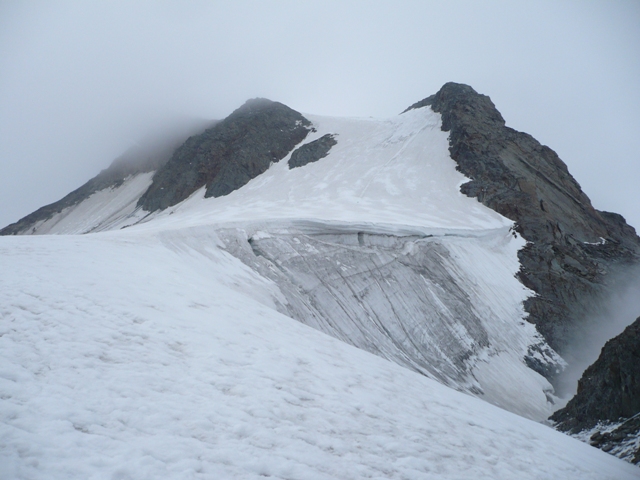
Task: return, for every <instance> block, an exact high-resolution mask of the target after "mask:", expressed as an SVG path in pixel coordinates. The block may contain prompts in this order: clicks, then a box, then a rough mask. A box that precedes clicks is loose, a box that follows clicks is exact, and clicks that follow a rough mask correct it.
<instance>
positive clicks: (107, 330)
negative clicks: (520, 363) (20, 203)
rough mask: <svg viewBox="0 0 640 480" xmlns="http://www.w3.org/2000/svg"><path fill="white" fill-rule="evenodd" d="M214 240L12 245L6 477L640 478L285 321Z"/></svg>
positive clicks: (6, 282) (1, 254)
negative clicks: (195, 246)
mask: <svg viewBox="0 0 640 480" xmlns="http://www.w3.org/2000/svg"><path fill="white" fill-rule="evenodd" d="M218 244H219V242H218V239H217V238H216V235H215V232H214V229H213V228H211V230H209V231H207V230H206V229H196V230H189V229H185V230H183V231H177V230H176V231H173V232H165V233H161V234H153V233H145V232H143V231H136V230H135V229H127V230H124V231H122V232H113V233H104V234H95V235H88V236H46V237H21V238H16V237H3V238H0V315H1V319H2V321H1V323H0V399H1V401H0V478H16V479H27V478H28V479H52V478H54V479H76V478H77V479H103V478H104V479H155V478H168V479H171V478H176V479H189V478H193V479H197V478H203V479H205V478H207V479H208V478H237V479H253V478H256V479H257V478H264V477H269V476H270V477H273V478H282V479H314V480H315V479H336V478H338V479H340V478H344V479H351V478H380V479H382V478H384V479H421V478H424V479H434V478H436V479H439V478H442V479H462V478H495V479H513V478H519V479H529V478H531V479H554V478H557V479H607V478H608V479H625V478H638V476H639V475H638V473H639V472H638V469H637V468H636V467H633V466H632V465H629V464H627V463H625V462H623V461H621V460H618V459H616V458H614V457H612V456H610V455H607V454H605V453H603V452H601V451H599V450H596V449H594V448H592V447H589V446H587V445H585V444H583V443H581V442H579V441H577V440H574V439H572V438H570V437H567V436H565V435H562V434H560V433H558V432H555V431H554V430H552V429H550V428H548V427H545V426H543V425H540V424H537V423H534V422H531V421H529V420H526V419H524V418H521V417H518V416H515V415H512V414H510V413H508V412H505V411H504V410H501V409H498V408H496V407H493V406H492V405H489V404H487V403H485V402H482V401H480V400H478V399H476V398H473V397H470V396H467V395H464V394H461V393H458V392H455V391H453V390H451V389H448V388H446V387H444V386H442V385H440V384H438V383H436V382H434V381H431V380H429V379H427V378H425V377H423V376H420V375H418V374H415V373H412V372H411V371H409V370H407V369H403V368H401V367H399V366H397V365H395V364H392V363H390V362H387V361H385V360H382V359H380V358H378V357H376V356H373V355H370V354H368V353H366V352H363V351H360V350H358V349H355V348H353V347H350V346H348V345H346V344H343V343H341V342H339V341H337V340H334V339H332V338H330V337H328V336H326V335H323V334H321V333H320V332H317V331H315V330H313V329H311V328H308V327H306V326H304V325H302V324H300V323H298V322H296V321H293V320H292V319H289V318H287V317H285V316H283V315H281V314H279V313H278V312H277V311H276V310H275V309H274V306H273V302H274V296H277V291H276V289H275V287H274V286H273V285H272V284H270V282H268V281H267V280H265V279H264V278H262V277H259V276H258V275H257V274H255V273H254V272H252V271H251V270H250V269H249V268H248V267H246V266H245V265H243V264H242V263H241V262H240V261H239V260H237V259H235V258H234V257H231V256H230V255H228V254H226V253H224V252H222V251H221V250H220V249H219V248H218V246H217V245H218ZM194 245H198V248H197V249H196V248H193V246H194Z"/></svg>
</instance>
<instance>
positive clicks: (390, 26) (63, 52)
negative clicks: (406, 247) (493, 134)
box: [0, 0, 640, 227]
mask: <svg viewBox="0 0 640 480" xmlns="http://www.w3.org/2000/svg"><path fill="white" fill-rule="evenodd" d="M447 81H456V82H462V83H468V84H469V85H471V86H473V87H474V88H475V89H476V90H477V91H479V92H481V93H484V94H487V95H489V96H490V97H491V98H492V100H493V101H494V103H495V104H496V105H497V107H498V109H499V110H500V111H501V112H502V114H503V116H504V117H505V119H506V120H507V124H508V125H510V126H511V127H513V128H516V129H518V130H522V131H525V132H527V133H530V134H531V135H533V136H534V137H536V138H537V139H538V140H539V141H541V142H542V143H544V144H546V145H549V146H550V147H551V148H553V149H554V150H556V151H557V152H558V154H559V155H560V157H561V158H562V159H563V160H564V161H565V162H566V163H567V164H568V166H569V170H570V171H571V173H572V174H573V175H574V176H575V177H576V178H577V180H578V182H580V184H581V185H582V187H583V189H584V190H585V192H586V193H587V195H589V197H590V198H591V199H592V201H593V203H594V206H595V207H596V208H599V209H603V210H610V211H616V212H618V213H621V214H623V215H624V216H625V217H626V218H627V220H628V221H629V222H630V223H631V224H632V225H634V226H635V227H640V209H638V206H640V188H638V180H639V179H640V115H639V112H640V2H637V1H634V0H629V1H612V0H606V1H587V0H580V1H557V0H554V1H537V2H531V1H522V2H519V1H512V0H510V1H506V0H504V1H483V2H478V1H475V0H474V1H447V2H443V1H434V2H430V1H399V0H395V1H373V0H368V1H345V0H343V1H322V2H318V1H314V2H311V1H309V2H307V1H302V0H297V1H240V0H234V1H233V2H231V1H229V2H222V1H220V2H215V1H206V2H205V1H192V2H184V1H181V2H177V1H176V2H169V1H164V2H163V1H148V2H147V1H135V2H132V1H124V2H116V1H109V2H91V1H76V2H64V1H57V2H44V1H43V2H38V1H31V2H24V1H3V0H0V226H4V225H6V224H8V223H10V222H13V221H16V220H18V219H19V218H20V217H22V216H24V215H26V214H28V213H30V212H31V211H33V210H35V209H36V208H38V207H40V206H42V205H44V204H47V203H51V202H53V201H55V200H58V199H59V198H61V197H62V196H64V195H65V194H67V193H68V192H70V191H71V190H73V189H75V188H77V187H79V186H80V185H81V184H82V183H84V182H85V181H86V180H88V179H89V178H91V177H92V176H94V175H95V174H97V173H98V172H99V171H100V170H101V169H103V168H106V167H107V166H108V165H109V163H110V162H111V160H113V159H114V158H115V157H116V156H117V155H118V154H120V153H122V151H124V150H125V149H126V148H127V147H128V146H130V145H131V144H132V143H133V142H134V141H136V140H137V139H138V138H140V137H141V136H142V135H143V134H145V133H146V132H147V131H148V130H150V129H154V128H156V127H157V126H158V125H160V124H162V123H164V122H166V121H167V120H168V119H170V118H173V117H176V116H190V117H199V118H222V117H224V116H226V115H227V114H229V113H230V112H231V111H232V110H233V109H235V108H236V107H238V106H239V105H240V104H242V103H243V102H244V101H245V100H246V99H248V98H252V97H256V96H263V97H267V98H270V99H272V100H277V101H280V102H283V103H285V104H287V105H289V106H290V107H292V108H294V109H296V110H299V111H301V112H307V113H316V114H327V115H349V116H375V117H384V116H389V115H393V114H395V113H398V112H400V111H402V110H403V109H404V108H405V107H407V106H408V105H410V104H412V103H414V102H416V101H418V100H420V99H422V98H424V97H426V96H428V95H430V94H432V93H435V92H436V91H437V90H438V89H439V88H440V86H441V85H442V84H443V83H445V82H447Z"/></svg>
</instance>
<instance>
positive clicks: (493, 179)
mask: <svg viewBox="0 0 640 480" xmlns="http://www.w3.org/2000/svg"><path fill="white" fill-rule="evenodd" d="M424 106H430V107H431V108H432V109H433V110H434V111H436V112H439V113H441V114H442V130H444V131H448V132H449V151H450V153H451V158H453V159H454V160H455V161H456V162H457V164H458V165H457V169H458V170H459V171H460V172H462V173H463V174H464V175H465V176H467V177H469V178H470V179H471V181H469V182H467V183H465V184H464V185H462V187H461V191H462V192H463V193H465V194H466V195H468V196H470V197H475V198H477V199H478V201H480V202H482V203H483V204H484V205H486V206H487V207H489V208H491V209H493V210H495V211H496V212H498V213H500V214H502V215H504V216H505V217H507V218H509V219H511V220H514V221H515V223H516V230H517V231H518V233H520V234H521V235H522V237H523V238H524V239H525V240H527V241H528V244H527V246H526V247H525V248H523V249H522V250H521V251H520V252H519V259H520V263H521V265H522V268H521V270H520V272H519V278H520V280H521V281H522V283H523V284H524V285H525V286H527V287H529V288H530V289H532V290H533V291H535V292H536V293H537V295H536V296H533V297H531V298H529V299H528V300H527V302H526V304H525V309H526V311H527V312H528V313H529V316H528V320H529V321H530V322H532V323H534V324H535V325H536V326H537V328H538V330H539V331H540V333H541V334H542V335H543V336H544V337H545V339H546V340H547V342H548V343H549V345H551V346H552V347H553V348H554V349H555V350H556V351H558V352H559V353H560V354H562V353H563V348H564V347H566V345H567V342H568V341H569V340H570V339H571V338H572V337H573V336H574V335H575V334H576V333H577V332H579V331H580V330H581V329H582V328H584V325H585V319H586V318H588V317H589V316H590V315H593V313H594V312H595V311H597V310H598V309H599V308H601V306H602V305H603V303H604V299H605V298H606V297H607V296H608V293H609V287H610V286H609V285H608V283H609V282H610V281H611V279H612V278H613V276H612V275H610V273H611V272H612V271H615V270H618V269H620V270H623V269H624V268H625V267H628V266H630V265H633V264H637V263H638V262H640V238H638V237H637V235H636V233H635V230H634V229H633V228H632V227H630V226H629V225H627V224H626V222H625V221H624V218H622V217H621V216H620V215H616V214H612V213H607V212H601V211H598V210H596V209H594V208H593V206H592V205H591V202H590V200H589V198H588V197H587V196H586V195H585V194H584V193H583V192H582V189H581V188H580V185H578V183H577V182H576V181H575V180H574V178H573V177H572V176H571V175H570V174H569V171H568V169H567V166H566V165H565V164H564V162H562V160H560V158H558V155H557V154H556V153H555V152H554V151H553V150H551V149H550V148H549V147H546V146H544V145H541V144H540V143H538V142H537V141H536V140H535V139H534V138H533V137H531V136H530V135H527V134H526V133H521V132H518V131H516V130H513V129H511V128H509V127H507V126H505V122H504V119H503V118H502V116H501V115H500V113H499V112H498V111H497V110H496V108H495V106H494V104H493V102H491V99H490V98H489V97H487V96H485V95H480V94H478V93H476V92H475V90H473V89H472V88H471V87H469V86H467V85H461V84H456V83H447V84H446V85H444V86H443V87H442V88H441V89H440V91H439V92H438V93H436V94H435V95H432V96H431V97H428V98H426V99H424V100H422V101H421V102H418V103H416V104H415V105H412V106H411V107H409V108H408V109H407V110H410V109H412V108H420V107H424ZM532 366H534V364H533V363H532ZM534 368H535V367H534ZM540 373H542V374H543V375H545V376H547V377H548V378H549V379H550V380H553V378H552V377H553V374H552V372H545V371H541V372H540Z"/></svg>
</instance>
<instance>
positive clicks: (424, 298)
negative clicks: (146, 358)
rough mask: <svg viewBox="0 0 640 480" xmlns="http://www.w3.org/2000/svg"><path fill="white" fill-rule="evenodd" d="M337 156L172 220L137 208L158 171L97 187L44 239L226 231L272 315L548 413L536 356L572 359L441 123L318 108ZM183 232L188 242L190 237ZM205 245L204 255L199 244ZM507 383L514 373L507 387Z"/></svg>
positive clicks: (418, 114) (531, 413)
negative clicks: (265, 287) (529, 313)
mask: <svg viewBox="0 0 640 480" xmlns="http://www.w3.org/2000/svg"><path fill="white" fill-rule="evenodd" d="M307 117H308V118H309V119H310V120H311V121H312V122H313V126H314V129H315V132H312V133H311V134H310V135H309V136H308V138H306V139H305V141H304V142H303V143H309V142H312V141H314V140H315V139H317V138H320V137H321V136H323V135H325V134H327V133H329V134H333V135H334V136H335V138H336V139H337V142H338V143H337V145H335V146H334V147H333V148H332V149H331V150H330V152H329V155H328V156H327V157H325V158H323V159H321V160H320V161H318V162H315V163H311V164H308V165H306V166H304V167H301V168H294V169H289V166H288V164H287V160H288V158H285V159H283V160H282V161H280V162H278V163H276V164H273V165H272V166H271V167H270V168H269V169H268V170H267V172H265V173H264V174H262V175H260V176H259V177H257V178H255V179H254V180H252V181H250V182H249V183H248V184H247V185H246V186H244V187H243V188H241V189H239V190H237V191H235V192H232V193H231V194H229V195H227V196H224V197H219V198H209V199H204V198H203V196H204V188H203V189H201V190H200V191H198V192H196V193H194V194H193V195H192V196H191V197H190V198H189V199H187V200H186V201H184V202H182V203H181V204H178V205H176V206H174V207H171V208H169V209H167V210H165V211H163V212H156V213H153V214H148V212H144V211H142V210H141V209H139V208H135V203H136V200H137V198H139V197H140V195H142V193H143V192H144V189H145V188H146V187H147V186H148V184H149V182H150V181H151V180H150V174H145V175H139V176H137V177H130V178H129V179H128V180H127V181H126V182H125V183H124V184H123V185H122V186H121V187H119V188H117V189H108V190H103V191H100V192H97V193H95V194H94V195H92V196H91V197H90V198H89V199H87V200H85V201H84V202H82V203H80V204H79V205H76V206H74V207H72V208H71V209H69V210H68V211H63V212H61V213H60V214H58V215H57V216H55V217H54V218H52V219H50V220H48V221H47V222H45V224H43V225H38V226H37V227H38V228H37V231H38V232H39V233H84V232H91V231H94V232H95V231H100V230H105V229H110V228H113V229H115V228H121V227H124V226H130V225H133V224H135V223H136V222H140V223H138V225H136V226H135V227H132V228H135V229H138V230H140V231H144V232H149V233H154V232H156V233H157V232H162V233H163V234H165V235H166V234H167V232H168V231H176V232H180V231H184V230H185V229H187V228H192V229H193V228H205V229H208V228H211V226H214V228H215V229H216V230H217V232H218V234H219V235H220V238H221V239H223V240H224V244H223V245H224V248H225V249H226V250H227V251H228V252H229V253H232V254H233V255H235V256H236V257H237V258H239V259H241V260H242V261H243V262H244V263H245V265H247V266H248V267H249V268H251V269H253V270H255V271H256V272H258V273H259V274H260V275H261V276H262V277H264V278H265V279H269V280H270V281H271V282H273V283H274V284H275V287H274V288H273V289H272V291H273V292H275V293H272V296H274V298H276V300H274V308H276V309H277V310H278V311H279V312H280V313H283V314H286V315H287V316H290V317H292V318H295V319H297V320H299V321H301V322H303V323H305V324H307V325H310V326H313V327H314V328H316V329H319V330H321V331H323V332H325V333H328V334H330V335H332V336H334V337H336V338H338V339H340V340H343V341H345V342H347V343H350V344H351V345H354V346H357V347H358V348H362V349H364V350H367V351H369V352H372V353H375V354H377V355H380V356H382V357H383V358H386V359H389V360H392V361H394V362H396V363H398V364H400V365H403V366H407V367H409V368H411V369H413V370H415V371H417V372H420V373H423V374H425V375H427V376H429V377H430V378H434V379H437V380H438V381H440V382H442V383H444V384H446V385H449V386H452V387H454V388H456V389H458V390H460V391H465V392H468V393H472V394H474V395H478V396H480V397H481V398H484V399H485V400H488V401H490V402H492V403H494V404H496V405H499V406H502V407H503V408H506V409H508V410H510V411H512V412H515V413H518V414H520V415H524V416H526V417H528V418H532V419H536V420H544V419H546V418H547V417H548V416H549V415H550V414H551V413H552V412H553V411H554V410H556V409H557V408H558V406H559V405H558V399H557V398H555V397H554V395H553V388H552V386H551V385H550V384H549V382H548V381H547V380H546V379H545V378H543V377H542V376H541V375H540V374H538V373H536V372H534V371H533V370H531V369H530V368H528V367H527V365H526V359H527V358H528V359H531V358H533V359H534V360H535V361H536V362H541V363H543V364H548V365H550V366H551V368H555V367H557V368H560V367H561V365H562V359H561V358H560V357H558V356H557V354H555V352H553V351H552V350H551V349H550V348H549V347H548V346H547V345H546V344H545V342H544V341H543V339H542V338H541V337H540V336H539V335H538V334H537V333H536V331H535V329H534V327H533V326H532V325H530V324H528V323H526V322H524V321H523V317H524V315H525V313H524V311H523V308H522V301H523V300H524V299H525V298H526V297H527V296H528V295H530V293H531V292H529V291H528V290H527V289H525V288H524V287H523V286H522V285H521V284H520V283H519V282H518V281H517V280H516V279H515V274H516V273H517V271H518V269H519V263H518V259H517V250H518V249H519V248H521V247H522V246H523V241H522V239H520V238H518V237H517V236H514V235H512V233H511V232H510V230H509V229H510V227H511V226H512V222H510V221H509V220H507V219H505V218H504V217H502V216H500V215H498V214H497V213H495V212H493V211H492V210H490V209H488V208H486V207H484V206H483V205H481V204H480V203H478V202H477V201H476V200H474V199H471V198H468V197H466V196H464V195H462V194H461V193H460V192H459V186H460V184H461V183H463V182H465V181H466V179H465V177H464V176H463V175H461V174H460V173H459V172H457V171H456V170H455V168H454V167H455V163H454V162H453V161H452V160H451V158H450V157H449V152H448V140H447V134H446V133H445V132H442V130H441V128H440V126H441V120H440V115H439V114H436V113H434V112H433V111H431V109H429V108H421V109H415V110H411V111H409V112H406V113H405V114H403V115H399V116H397V117H394V118H391V119H385V120H378V119H344V118H330V117H317V116H311V115H307ZM182 238H184V236H183V235H182ZM189 243H190V245H191V247H192V248H196V249H197V248H201V247H200V246H198V245H197V242H194V241H190V242H189ZM506 379H508V380H506Z"/></svg>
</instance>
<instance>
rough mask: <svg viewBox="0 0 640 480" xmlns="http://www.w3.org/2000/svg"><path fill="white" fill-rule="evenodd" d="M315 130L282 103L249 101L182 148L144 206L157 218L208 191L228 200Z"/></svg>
mask: <svg viewBox="0 0 640 480" xmlns="http://www.w3.org/2000/svg"><path fill="white" fill-rule="evenodd" d="M310 125H311V123H310V122H309V121H308V120H307V119H306V118H304V117H303V116H302V115H300V114H299V113H298V112H296V111H295V110H292V109H290V108H289V107H287V106H285V105H283V104H281V103H278V102H272V101H270V100H266V99H263V98H258V99H253V100H249V101H248V102H246V103H245V104H244V105H243V106H242V107H240V108H239V109H237V110H236V111H234V112H233V113H232V114H231V115H229V116H228V117H227V118H225V119H224V120H222V121H221V122H220V123H218V124H216V125H215V126H214V127H213V128H210V129H208V130H206V131H205V132H204V133H202V134H200V135H196V136H194V137H191V138H189V139H188V140H187V141H186V142H185V143H184V144H183V145H182V146H181V147H180V148H178V149H177V150H176V152H175V153H174V155H173V157H172V158H171V160H170V161H169V162H168V163H167V164H166V165H164V167H162V168H161V169H160V170H158V172H157V173H156V175H155V176H154V178H153V184H152V185H151V186H150V187H149V189H148V190H147V191H146V192H145V194H144V195H143V196H142V197H141V198H140V200H139V201H138V206H141V207H142V208H144V209H145V210H147V211H151V212H153V211H156V210H161V209H165V208H167V207H169V206H172V205H175V204H177V203H179V202H181V201H183V200H185V199H186V198H187V197H189V195H191V194H192V193H194V192H195V191H196V190H198V189H199V188H201V187H203V186H205V185H206V194H205V197H219V196H222V195H227V194H229V193H231V192H232V191H234V190H237V189H238V188H240V187H242V186H243V185H245V184H246V183H247V182H249V180H251V179H252V178H255V177H257V176H258V175H260V174H261V173H264V172H265V171H266V170H267V168H269V165H270V164H271V163H272V162H277V161H279V160H281V159H282V158H284V157H285V156H286V155H287V154H288V153H289V152H290V151H291V150H293V148H295V146H296V145H297V144H299V143H300V142H301V141H302V140H304V138H305V137H306V136H307V134H308V133H309V129H310Z"/></svg>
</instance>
